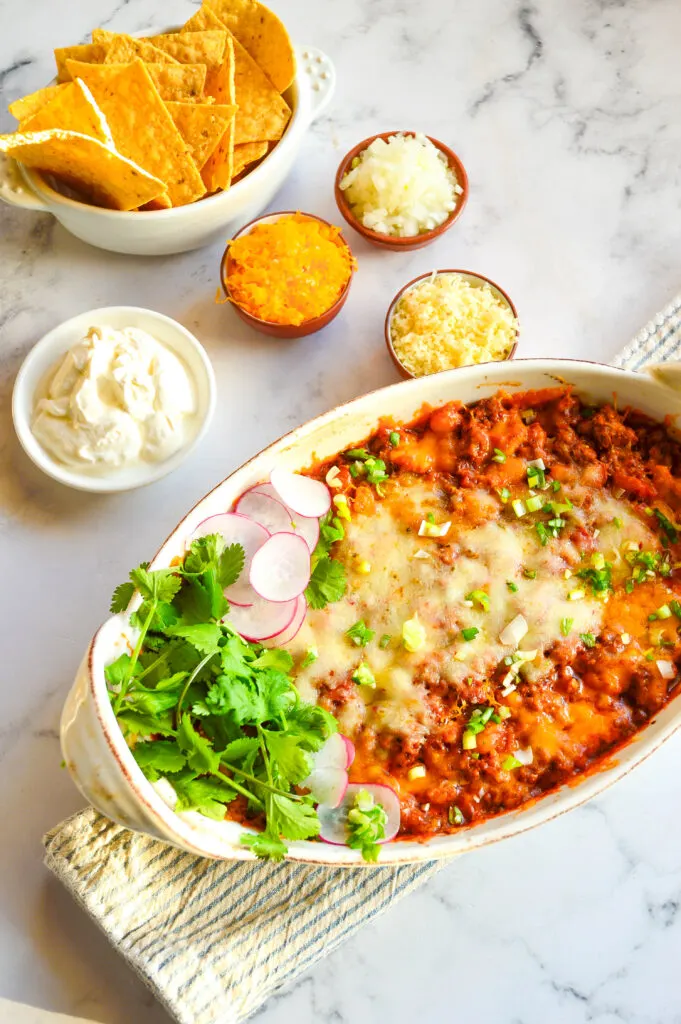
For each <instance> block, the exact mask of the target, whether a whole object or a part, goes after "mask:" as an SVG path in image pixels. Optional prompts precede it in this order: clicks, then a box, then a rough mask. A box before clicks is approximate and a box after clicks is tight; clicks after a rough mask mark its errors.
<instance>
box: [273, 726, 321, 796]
mask: <svg viewBox="0 0 681 1024" xmlns="http://www.w3.org/2000/svg"><path fill="white" fill-rule="evenodd" d="M300 742H301V741H300V738H299V737H297V736H292V735H289V734H288V733H286V732H270V731H269V730H265V743H266V744H267V751H268V753H269V755H270V758H271V759H272V764H273V765H274V767H275V769H276V776H277V781H279V782H288V783H290V784H292V785H297V783H299V782H302V781H303V779H306V778H307V776H308V775H309V774H310V771H311V770H312V762H311V760H310V756H309V754H306V753H305V751H304V750H303V749H302V747H301V745H300Z"/></svg>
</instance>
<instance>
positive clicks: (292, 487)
mask: <svg viewBox="0 0 681 1024" xmlns="http://www.w3.org/2000/svg"><path fill="white" fill-rule="evenodd" d="M270 483H271V484H272V486H273V487H274V489H275V491H276V492H277V496H278V497H279V498H280V499H281V501H283V502H284V504H285V505H288V507H289V508H290V509H292V510H293V511H294V512H297V514H298V515H299V516H307V517H308V518H310V519H313V518H315V517H316V518H317V519H318V518H319V517H320V516H324V515H326V513H327V512H328V511H329V509H330V508H331V494H330V492H329V488H328V487H327V486H326V484H323V483H322V482H321V481H320V480H312V478H311V477H309V476H301V475H300V473H292V472H291V471H290V470H289V469H283V467H281V466H277V467H276V468H275V469H273V470H272V473H271V474H270Z"/></svg>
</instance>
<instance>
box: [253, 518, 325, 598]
mask: <svg viewBox="0 0 681 1024" xmlns="http://www.w3.org/2000/svg"><path fill="white" fill-rule="evenodd" d="M249 579H250V583H251V586H252V587H253V589H254V590H255V592H256V594H258V595H259V596H260V597H264V598H265V600H266V601H292V600H293V598H294V597H299V596H300V594H302V593H303V591H304V590H305V587H306V586H307V585H308V583H309V582H310V549H309V548H308V546H307V544H306V543H305V541H304V540H303V538H302V537H299V536H298V534H296V533H275V534H272V536H270V537H269V538H268V539H267V540H266V541H265V543H264V544H263V545H262V547H260V548H258V550H257V551H256V553H255V554H254V555H253V560H252V561H251V569H250V574H249Z"/></svg>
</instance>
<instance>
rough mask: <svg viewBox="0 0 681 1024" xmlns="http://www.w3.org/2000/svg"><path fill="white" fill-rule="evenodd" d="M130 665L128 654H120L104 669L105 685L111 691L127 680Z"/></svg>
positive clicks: (130, 659)
mask: <svg viewBox="0 0 681 1024" xmlns="http://www.w3.org/2000/svg"><path fill="white" fill-rule="evenodd" d="M131 665H132V658H131V657H130V655H129V654H121V655H119V657H118V658H116V660H115V661H112V662H111V664H110V665H107V666H106V668H105V669H104V676H105V678H106V681H107V683H108V684H109V686H110V687H111V688H112V689H113V688H114V687H115V688H118V687H120V686H122V685H123V683H124V682H125V680H126V679H127V677H128V675H129V673H130V668H131Z"/></svg>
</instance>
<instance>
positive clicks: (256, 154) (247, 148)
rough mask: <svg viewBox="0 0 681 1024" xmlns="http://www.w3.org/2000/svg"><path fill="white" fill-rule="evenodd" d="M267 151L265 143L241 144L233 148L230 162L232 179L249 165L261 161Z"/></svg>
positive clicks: (267, 147)
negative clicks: (232, 156)
mask: <svg viewBox="0 0 681 1024" xmlns="http://www.w3.org/2000/svg"><path fill="white" fill-rule="evenodd" d="M268 149H269V146H268V144H267V143H266V142H242V143H240V144H239V145H238V146H237V145H235V146H234V158H233V161H232V178H236V176H237V175H238V174H241V172H242V171H243V170H245V169H246V168H247V167H248V165H249V164H252V163H255V161H256V160H262V158H263V157H264V156H265V153H266V152H267V150H268Z"/></svg>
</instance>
